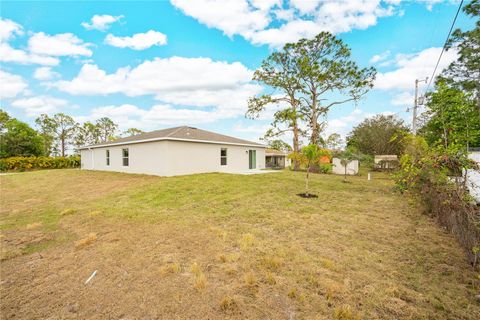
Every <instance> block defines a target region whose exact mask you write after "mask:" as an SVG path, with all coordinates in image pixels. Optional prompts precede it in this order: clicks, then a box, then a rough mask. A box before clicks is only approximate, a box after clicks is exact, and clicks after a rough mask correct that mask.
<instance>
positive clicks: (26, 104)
mask: <svg viewBox="0 0 480 320" xmlns="http://www.w3.org/2000/svg"><path fill="white" fill-rule="evenodd" d="M11 105H12V106H14V107H16V108H20V109H23V110H24V111H25V113H26V114H27V116H29V117H33V116H38V115H40V114H42V113H53V112H57V111H59V108H60V107H64V106H66V105H68V101H67V100H63V99H58V98H53V97H50V96H37V97H30V98H24V99H18V100H15V101H13V102H12V103H11Z"/></svg>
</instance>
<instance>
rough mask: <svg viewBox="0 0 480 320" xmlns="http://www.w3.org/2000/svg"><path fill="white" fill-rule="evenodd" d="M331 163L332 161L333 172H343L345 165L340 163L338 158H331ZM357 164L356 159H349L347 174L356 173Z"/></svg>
mask: <svg viewBox="0 0 480 320" xmlns="http://www.w3.org/2000/svg"><path fill="white" fill-rule="evenodd" d="M332 163H333V168H332V172H333V173H335V174H345V166H344V165H342V161H341V160H340V159H338V158H333V160H332ZM358 165H359V162H358V160H351V161H350V162H349V163H348V164H347V174H349V175H355V174H358Z"/></svg>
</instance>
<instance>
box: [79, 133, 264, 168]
mask: <svg viewBox="0 0 480 320" xmlns="http://www.w3.org/2000/svg"><path fill="white" fill-rule="evenodd" d="M123 148H128V149H129V166H128V167H124V166H123V165H122V149H123ZM221 148H226V149H227V165H226V166H222V165H220V149H221ZM107 149H108V150H110V166H107V165H106V150H107ZM248 150H256V151H257V164H256V169H264V168H265V149H264V148H258V147H246V146H236V145H223V144H211V143H198V142H183V141H170V140H169V141H156V142H148V143H137V144H129V145H123V146H110V147H102V148H95V149H91V150H82V151H81V159H82V169H85V170H105V171H118V172H129V173H144V174H152V175H159V176H175V175H184V174H194V173H205V172H229V173H235V172H242V171H248V170H249V168H248ZM92 153H93V156H92ZM92 159H93V165H92Z"/></svg>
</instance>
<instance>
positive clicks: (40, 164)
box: [0, 156, 80, 171]
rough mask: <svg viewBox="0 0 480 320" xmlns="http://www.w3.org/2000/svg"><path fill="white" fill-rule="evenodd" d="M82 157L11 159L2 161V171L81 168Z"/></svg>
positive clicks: (0, 167) (0, 165)
mask: <svg viewBox="0 0 480 320" xmlns="http://www.w3.org/2000/svg"><path fill="white" fill-rule="evenodd" d="M79 167H80V156H70V157H11V158H3V159H0V171H26V170H35V169H64V168H79Z"/></svg>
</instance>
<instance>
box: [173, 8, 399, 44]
mask: <svg viewBox="0 0 480 320" xmlns="http://www.w3.org/2000/svg"><path fill="white" fill-rule="evenodd" d="M171 2H172V4H173V5H174V6H175V7H177V8H179V9H180V10H182V11H183V13H184V14H186V15H188V16H191V17H193V18H195V19H197V20H198V21H199V22H201V23H203V24H205V25H207V26H208V27H211V28H216V29H219V30H221V31H223V33H224V34H225V35H227V36H229V37H231V36H233V35H241V36H242V37H244V38H245V39H247V40H249V41H251V42H252V43H254V44H268V45H270V46H271V47H279V46H281V45H283V44H285V43H286V42H293V41H296V40H298V39H300V38H304V37H307V38H308V37H312V36H314V35H316V34H317V33H319V32H320V31H330V32H333V33H341V32H348V31H351V30H353V29H366V28H368V27H370V26H373V25H375V24H376V23H377V19H378V18H379V17H384V16H390V15H393V14H394V11H395V7H394V5H395V4H384V3H382V2H381V1H380V0H343V1H320V0H312V1H301V0H299V1H297V0H292V1H268V2H267V3H264V4H263V5H258V3H262V2H261V1H248V0H223V1H217V0H197V1H188V0H171Z"/></svg>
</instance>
